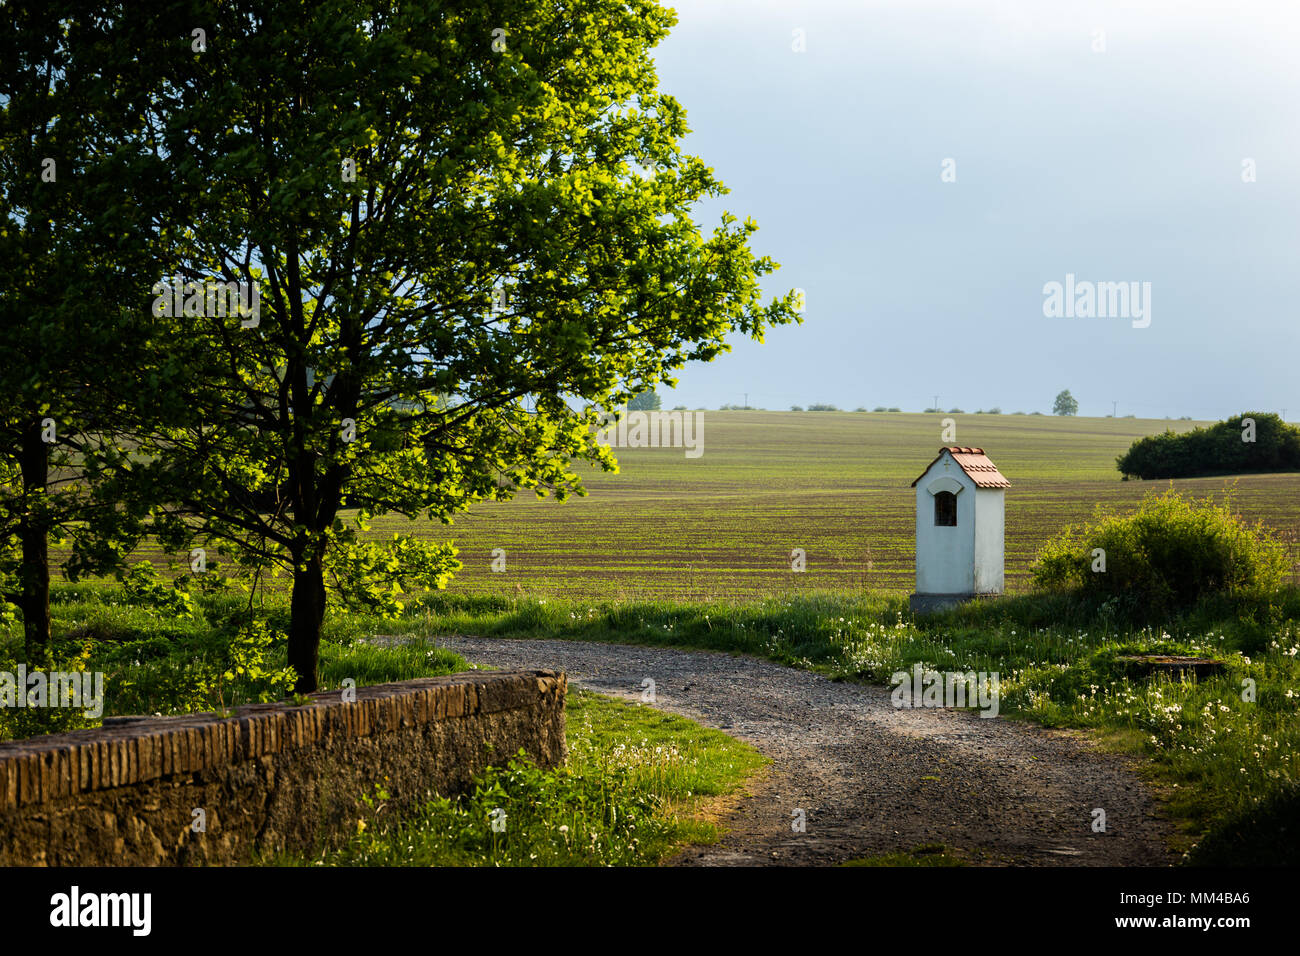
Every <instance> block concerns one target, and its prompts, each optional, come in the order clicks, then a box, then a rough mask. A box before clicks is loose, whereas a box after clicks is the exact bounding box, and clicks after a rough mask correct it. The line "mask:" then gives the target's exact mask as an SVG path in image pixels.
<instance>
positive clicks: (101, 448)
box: [0, 0, 171, 653]
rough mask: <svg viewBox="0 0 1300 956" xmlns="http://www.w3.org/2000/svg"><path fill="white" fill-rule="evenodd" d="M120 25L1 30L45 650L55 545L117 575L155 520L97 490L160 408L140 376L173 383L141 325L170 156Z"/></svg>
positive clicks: (4, 146) (8, 564)
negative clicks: (134, 422)
mask: <svg viewBox="0 0 1300 956" xmlns="http://www.w3.org/2000/svg"><path fill="white" fill-rule="evenodd" d="M110 24H111V19H110V17H109V11H106V10H103V9H99V8H98V7H97V6H96V5H95V4H93V3H88V2H80V0H71V2H69V0H50V2H39V3H34V2H16V3H11V4H8V5H7V6H6V10H5V14H4V17H3V18H0V330H2V334H3V341H4V360H3V362H0V395H3V401H2V402H0V592H2V594H3V597H4V598H5V604H6V605H7V606H14V605H16V606H17V607H18V609H19V610H20V612H21V615H22V618H23V626H24V633H25V637H26V644H27V649H28V651H29V653H31V652H34V651H35V650H37V649H38V648H39V647H41V646H43V645H45V644H46V643H47V642H48V640H49V635H50V611H49V585H50V576H51V566H50V557H49V551H50V542H51V538H54V539H64V540H68V541H70V542H71V543H72V544H73V545H74V547H73V549H72V550H71V551H70V552H68V553H69V554H70V560H69V561H68V562H67V565H66V567H67V569H68V570H70V572H71V573H72V574H74V575H75V574H76V573H79V572H82V571H87V570H100V571H102V570H107V569H111V568H114V567H118V566H120V563H121V560H122V559H123V557H124V556H125V555H126V554H127V553H128V552H129V551H130V549H131V547H132V546H133V544H134V543H135V541H136V540H138V538H139V534H140V532H141V530H142V525H141V523H140V520H141V519H142V517H143V516H144V513H145V512H147V510H148V502H147V501H146V500H145V499H144V498H141V497H139V496H127V494H126V493H127V491H128V488H129V487H130V485H129V484H128V483H119V485H118V487H117V488H116V490H115V494H114V495H105V494H99V493H97V492H99V491H100V490H102V489H103V487H104V485H103V482H102V479H104V478H105V477H106V476H107V475H109V474H112V473H115V472H116V471H118V470H119V469H120V468H121V467H122V466H123V465H124V464H125V463H126V462H127V461H128V457H129V444H127V443H125V442H124V441H123V435H122V433H121V428H122V426H123V425H124V424H125V423H126V422H127V421H129V420H131V419H133V418H137V417H138V416H137V415H136V414H135V413H137V412H140V411H142V410H144V409H145V408H147V407H149V406H147V405H146V404H144V403H142V402H141V399H142V398H143V392H142V390H141V388H140V385H141V382H142V379H143V378H144V377H145V376H149V375H152V378H153V380H154V381H155V382H156V383H157V382H161V380H162V377H165V376H162V375H161V373H160V370H159V368H158V367H157V366H153V367H150V365H149V362H148V356H149V354H150V351H149V349H148V346H147V339H148V335H149V330H148V328H147V327H145V325H144V324H143V322H142V316H143V315H147V313H142V311H141V306H142V305H144V304H146V303H147V301H148V300H147V298H146V296H145V294H144V293H145V292H146V291H147V289H148V280H147V278H146V277H147V276H148V275H149V274H150V272H151V271H152V270H153V269H154V268H155V265H154V263H153V259H154V257H155V255H156V253H157V251H158V250H159V249H161V248H163V247H164V246H165V245H166V236H165V231H160V230H159V229H158V225H157V222H156V220H155V219H154V218H153V216H152V214H151V211H150V201H151V200H152V199H153V198H155V197H157V196H159V191H158V190H157V189H156V188H155V183H156V180H157V177H158V176H159V175H160V172H161V169H162V164H161V157H160V156H159V155H158V154H157V152H156V151H155V152H151V151H149V150H148V149H147V143H146V141H145V140H144V139H143V138H142V137H141V135H140V133H141V131H142V130H141V126H140V122H139V119H138V116H137V114H136V113H135V112H134V111H135V108H137V107H138V106H139V105H140V104H141V103H143V102H144V101H145V99H146V95H145V89H146V87H145V86H142V85H141V79H142V75H141V73H140V71H139V69H138V66H137V65H135V64H133V63H130V62H126V61H123V60H122V59H121V58H120V57H114V55H113V47H112V46H111V44H110V43H109V42H108V40H107V38H106V34H105V29H106V27H107V26H109V25H110ZM137 197H142V198H137ZM170 392H171V390H167V389H161V390H159V395H158V396H155V397H159V396H161V395H162V394H170ZM152 407H153V408H154V409H156V408H157V407H158V406H157V405H154V406H152ZM148 417H155V416H154V415H153V412H152V411H150V412H149V413H148ZM128 497H129V498H130V500H129V501H128Z"/></svg>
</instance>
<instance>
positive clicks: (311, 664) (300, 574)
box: [289, 555, 325, 694]
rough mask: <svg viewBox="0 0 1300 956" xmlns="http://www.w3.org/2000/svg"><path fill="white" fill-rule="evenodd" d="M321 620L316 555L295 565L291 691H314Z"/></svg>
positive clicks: (320, 572)
mask: <svg viewBox="0 0 1300 956" xmlns="http://www.w3.org/2000/svg"><path fill="white" fill-rule="evenodd" d="M324 619H325V572H324V568H323V567H322V565H321V559H320V555H313V556H310V557H303V558H300V559H298V560H297V561H296V562H295V566H294V571H293V597H292V599H291V600H290V604H289V666H290V667H292V668H293V669H294V670H295V671H296V672H297V674H298V681H297V683H295V684H294V687H293V689H294V692H295V693H298V694H309V693H311V692H312V691H314V690H315V689H316V663H317V659H318V658H319V656H320V626H321V622H322V621H323V620H324Z"/></svg>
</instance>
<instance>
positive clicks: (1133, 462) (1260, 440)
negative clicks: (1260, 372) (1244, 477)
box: [1116, 412, 1300, 479]
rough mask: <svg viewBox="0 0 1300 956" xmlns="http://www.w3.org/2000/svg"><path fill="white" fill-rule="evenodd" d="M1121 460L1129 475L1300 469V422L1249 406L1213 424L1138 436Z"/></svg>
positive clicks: (1186, 475)
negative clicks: (1289, 422) (1178, 431)
mask: <svg viewBox="0 0 1300 956" xmlns="http://www.w3.org/2000/svg"><path fill="white" fill-rule="evenodd" d="M1116 466H1117V467H1118V468H1119V470H1120V472H1121V473H1123V475H1124V477H1125V478H1130V477H1133V478H1144V479H1150V478H1196V477H1200V476H1203V475H1234V474H1249V473H1251V472H1267V471H1300V428H1297V427H1296V426H1294V425H1288V424H1287V423H1286V422H1284V421H1282V419H1281V418H1280V417H1279V416H1277V415H1274V414H1272V413H1271V412H1246V413H1244V414H1242V415H1238V416H1236V417H1234V418H1229V419H1227V420H1226V421H1222V422H1218V423H1216V424H1214V425H1211V426H1210V427H1208V428H1193V429H1192V430H1191V431H1186V432H1182V433H1181V434H1179V433H1175V432H1174V431H1173V430H1166V431H1165V432H1163V433H1161V434H1159V435H1148V436H1147V437H1145V438H1139V439H1138V440H1137V441H1135V442H1134V443H1133V445H1132V446H1131V447H1130V448H1129V450H1128V451H1126V452H1125V453H1124V454H1123V455H1121V456H1120V457H1119V458H1117V459H1116Z"/></svg>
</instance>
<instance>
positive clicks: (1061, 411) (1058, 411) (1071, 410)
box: [1052, 388, 1079, 415]
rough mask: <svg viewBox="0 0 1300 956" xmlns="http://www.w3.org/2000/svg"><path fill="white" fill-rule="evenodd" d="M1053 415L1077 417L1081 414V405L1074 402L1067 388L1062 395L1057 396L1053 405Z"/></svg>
mask: <svg viewBox="0 0 1300 956" xmlns="http://www.w3.org/2000/svg"><path fill="white" fill-rule="evenodd" d="M1052 414H1053V415H1077V414H1079V403H1078V402H1076V401H1075V400H1074V396H1073V395H1071V394H1070V390H1069V389H1068V388H1067V389H1066V390H1065V391H1063V392H1061V394H1059V395H1057V396H1056V401H1055V402H1054V403H1053V404H1052Z"/></svg>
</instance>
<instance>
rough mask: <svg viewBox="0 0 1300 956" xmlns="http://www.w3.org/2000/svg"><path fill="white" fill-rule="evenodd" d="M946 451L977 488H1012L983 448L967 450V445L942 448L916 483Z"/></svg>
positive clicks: (913, 483) (913, 485)
mask: <svg viewBox="0 0 1300 956" xmlns="http://www.w3.org/2000/svg"><path fill="white" fill-rule="evenodd" d="M945 451H946V452H948V454H950V455H952V460H953V461H955V462H956V463H957V465H958V467H960V468H961V470H962V471H964V472H966V474H967V475H969V476H970V478H971V480H972V481H973V482H975V487H976V488H1010V487H1011V482H1009V481H1007V479H1006V476H1005V475H1003V474H1002V472H1000V471H998V466H997V465H995V464H993V462H992V461H990V460H989V458H988V456H987V455H985V454H984V449H983V448H967V447H966V446H965V445H946V446H944V447H943V448H940V449H939V454H938V455H937V456H936V457H935V459H934V461H932V462H930V464H928V465H926V466H925V471H923V472H921V474H920V475H918V476H917V479H916V481H920V480H921V477H922V476H924V475H925V472H926V471H929V470H930V469H931V467H933V466H934V462H935V461H938V460H939V459H940V458H942V457H943V453H944V452H945ZM916 481H914V482H912V487H916Z"/></svg>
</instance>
